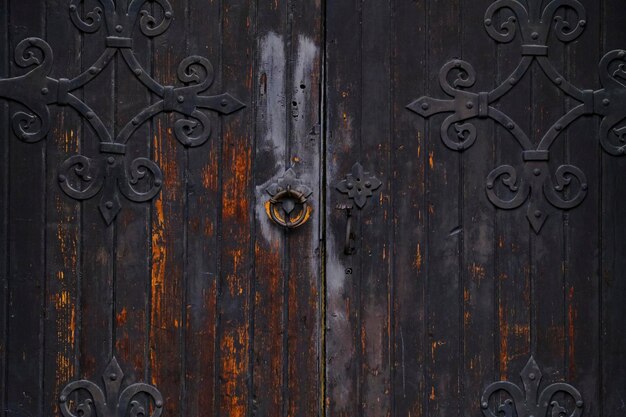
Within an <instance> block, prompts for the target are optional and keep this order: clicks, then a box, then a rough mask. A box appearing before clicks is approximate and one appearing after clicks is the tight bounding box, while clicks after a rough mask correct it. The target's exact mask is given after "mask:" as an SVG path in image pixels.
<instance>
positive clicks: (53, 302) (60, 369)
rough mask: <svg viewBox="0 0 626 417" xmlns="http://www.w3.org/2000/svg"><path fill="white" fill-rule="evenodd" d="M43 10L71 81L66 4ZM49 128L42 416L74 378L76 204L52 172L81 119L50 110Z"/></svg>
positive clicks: (75, 69)
mask: <svg viewBox="0 0 626 417" xmlns="http://www.w3.org/2000/svg"><path fill="white" fill-rule="evenodd" d="M46 5H47V30H46V32H47V33H46V39H47V41H48V43H49V44H50V46H51V47H52V50H53V51H54V58H55V63H56V64H57V66H56V68H55V69H54V70H53V73H52V74H51V76H52V77H54V78H57V79H58V78H68V79H71V78H73V77H75V76H77V75H78V74H79V73H80V64H81V60H80V53H79V50H80V49H79V48H80V45H81V36H80V35H79V33H78V31H76V30H75V28H74V27H73V26H67V28H68V30H64V31H59V30H57V28H58V27H64V26H66V25H67V23H68V16H67V3H66V1H64V0H54V1H50V2H47V3H46ZM51 115H52V118H53V119H52V127H51V130H50V134H49V135H48V138H47V141H46V152H47V158H46V165H47V166H46V188H47V190H46V241H45V245H46V265H45V268H46V285H45V288H46V294H45V297H46V300H45V303H46V315H45V323H44V325H45V332H44V340H43V341H42V343H43V344H44V346H45V352H44V365H45V367H44V381H43V395H44V410H46V411H45V413H46V414H49V413H51V412H56V411H57V404H58V395H59V393H60V391H61V390H62V389H63V387H64V386H65V384H66V383H67V382H69V381H70V380H72V379H74V378H75V377H76V376H77V369H76V365H77V363H78V355H77V354H78V350H77V345H78V344H77V342H76V340H77V338H76V336H77V335H78V326H77V316H78V314H77V313H78V309H79V306H78V286H79V283H80V279H79V262H80V259H79V254H80V247H79V244H80V203H78V202H77V201H75V200H72V199H71V198H69V197H67V196H66V195H65V194H64V193H63V192H62V190H61V188H60V187H59V185H58V174H57V172H58V169H59V167H60V166H61V164H62V163H63V162H64V161H65V159H67V158H69V157H70V156H71V155H75V154H77V153H78V152H79V142H80V137H81V136H82V129H81V118H80V116H79V115H78V114H76V112H75V111H74V110H73V109H70V108H67V107H56V108H53V110H52V112H51Z"/></svg>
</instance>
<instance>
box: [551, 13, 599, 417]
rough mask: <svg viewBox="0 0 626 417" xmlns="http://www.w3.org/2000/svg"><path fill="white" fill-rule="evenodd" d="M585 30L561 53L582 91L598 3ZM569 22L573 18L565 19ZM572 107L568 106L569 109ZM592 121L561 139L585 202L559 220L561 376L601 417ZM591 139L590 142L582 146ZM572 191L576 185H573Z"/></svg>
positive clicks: (588, 77) (593, 64) (591, 74)
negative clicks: (584, 187) (583, 186)
mask: <svg viewBox="0 0 626 417" xmlns="http://www.w3.org/2000/svg"><path fill="white" fill-rule="evenodd" d="M584 6H585V10H586V12H587V26H586V27H585V31H584V32H583V33H582V35H581V36H580V38H578V39H577V40H576V41H575V42H572V43H571V44H569V46H568V47H567V48H566V50H565V56H566V71H567V73H566V78H567V79H569V80H570V81H571V82H572V83H573V84H574V85H577V86H580V87H581V88H584V89H598V88H599V82H598V76H597V73H598V63H599V62H600V59H601V57H602V51H601V49H600V48H599V46H600V41H601V29H602V15H601V2H586V3H585V4H584ZM571 18H572V19H574V18H575V16H572V17H571ZM574 103H577V102H571V104H574ZM599 127H600V124H599V123H598V119H597V118H596V117H583V118H581V119H580V120H578V121H577V122H576V123H574V124H572V125H571V127H570V128H569V130H568V132H566V134H567V136H565V137H562V138H560V140H562V141H564V142H565V144H566V146H567V151H566V152H567V154H566V156H567V159H566V161H567V163H570V164H572V165H574V166H577V167H579V168H580V169H581V170H582V171H583V172H584V173H585V175H586V177H587V181H588V183H589V187H588V191H587V197H586V198H585V201H584V202H583V203H582V204H581V205H580V206H578V207H576V208H574V209H573V210H571V211H570V212H569V213H568V215H567V217H566V218H565V226H566V229H565V230H566V233H567V235H566V236H567V239H568V241H567V246H566V250H567V252H566V253H565V259H566V263H565V271H564V272H565V287H564V291H565V294H564V300H565V375H564V376H563V379H564V380H566V381H568V382H569V383H570V384H572V385H574V386H575V387H576V388H578V390H579V391H580V392H581V393H582V395H583V398H584V401H585V409H584V413H585V414H586V415H601V407H602V402H601V398H600V392H599V385H598V380H599V379H600V375H601V369H600V350H601V346H600V332H601V330H602V326H601V313H600V297H601V295H600V280H601V279H602V277H601V274H600V267H601V259H600V256H599V255H600V253H599V248H600V245H601V243H602V242H601V241H600V236H601V223H600V218H601V217H600V215H601V212H600V207H601V201H602V200H601V188H602V177H601V172H602V167H601V162H602V153H603V150H602V147H601V146H600V144H599V141H598V132H599V131H600V129H599ZM585 138H594V140H585ZM576 186H577V185H576Z"/></svg>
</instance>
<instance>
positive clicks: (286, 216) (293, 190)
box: [265, 168, 313, 229]
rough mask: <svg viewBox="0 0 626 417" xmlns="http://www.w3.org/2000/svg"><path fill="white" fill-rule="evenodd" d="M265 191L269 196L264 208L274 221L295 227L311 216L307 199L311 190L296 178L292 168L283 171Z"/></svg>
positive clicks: (311, 192) (290, 227)
mask: <svg viewBox="0 0 626 417" xmlns="http://www.w3.org/2000/svg"><path fill="white" fill-rule="evenodd" d="M265 191H266V192H267V193H268V194H269V195H270V196H271V198H270V199H269V200H268V201H267V203H266V204H265V210H266V212H267V215H268V216H269V218H270V219H272V221H274V223H276V224H279V225H281V226H283V227H284V228H286V229H295V228H296V227H299V226H302V225H303V224H304V223H306V222H307V220H309V218H310V217H311V211H312V208H311V206H310V205H309V204H308V202H307V199H308V198H309V197H310V196H311V194H313V191H312V190H311V189H310V188H309V187H308V186H306V185H305V184H303V183H302V181H301V180H300V179H298V177H297V176H296V173H295V172H294V171H293V169H291V168H289V169H288V170H287V171H285V173H284V174H283V176H282V177H280V178H279V179H278V181H276V182H275V183H273V184H271V185H270V186H269V187H267V189H266V190H265Z"/></svg>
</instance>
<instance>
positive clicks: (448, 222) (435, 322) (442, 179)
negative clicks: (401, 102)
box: [426, 0, 462, 415]
mask: <svg viewBox="0 0 626 417" xmlns="http://www.w3.org/2000/svg"><path fill="white" fill-rule="evenodd" d="M459 6H460V4H459V1H456V0H455V1H451V2H440V1H431V2H430V3H429V10H428V14H429V15H428V20H429V22H432V23H433V25H434V24H435V22H436V26H433V27H441V28H444V27H445V28H450V30H446V31H443V30H442V32H441V35H440V36H431V37H430V39H429V40H430V42H429V44H428V48H429V52H428V54H429V62H428V65H429V68H428V79H429V86H431V89H430V91H429V93H431V94H432V92H433V88H434V86H437V85H438V82H437V74H438V73H439V70H440V68H441V67H443V65H445V64H446V63H447V62H448V61H450V60H451V59H452V58H453V57H454V56H458V54H459V52H460V51H459V30H458V28H459V19H460V13H459V12H460V9H459ZM435 91H437V93H435V94H438V95H439V94H441V93H439V92H438V91H439V88H437V90H435ZM441 122H442V116H441V115H439V116H437V117H433V118H431V121H430V123H431V124H430V126H431V129H430V130H429V135H428V136H427V145H426V151H427V152H428V167H427V168H426V169H427V174H426V184H427V187H428V191H427V193H428V194H427V195H428V198H427V207H426V209H427V210H428V215H427V230H428V236H427V239H428V246H429V248H428V254H427V256H426V262H428V278H427V280H428V281H427V284H426V285H427V289H428V300H427V302H428V314H427V316H426V317H427V321H428V344H429V346H428V349H429V352H428V354H427V358H428V359H427V361H428V365H427V375H428V382H427V385H426V390H427V392H428V395H429V397H428V398H429V401H428V411H427V412H428V413H429V414H433V415H435V414H440V415H446V414H455V415H456V414H458V413H459V410H458V407H459V403H458V399H459V398H458V395H459V388H460V387H459V378H460V374H459V361H458V358H459V354H460V351H459V340H458V335H459V331H460V328H459V326H460V317H461V309H460V306H459V291H461V288H462V287H461V282H460V278H461V275H460V274H461V271H460V265H459V252H460V250H461V248H462V246H461V245H462V240H461V239H462V234H461V233H456V232H457V231H458V230H459V227H461V223H460V222H461V217H460V214H461V212H460V208H461V205H460V204H461V202H460V200H459V198H460V188H459V185H460V182H459V178H460V158H461V155H460V154H459V153H458V152H454V151H451V150H450V149H448V148H447V147H445V145H444V144H443V143H442V141H441V140H440V135H439V131H440V129H439V126H441Z"/></svg>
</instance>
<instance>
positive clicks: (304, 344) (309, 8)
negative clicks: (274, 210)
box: [283, 0, 323, 416]
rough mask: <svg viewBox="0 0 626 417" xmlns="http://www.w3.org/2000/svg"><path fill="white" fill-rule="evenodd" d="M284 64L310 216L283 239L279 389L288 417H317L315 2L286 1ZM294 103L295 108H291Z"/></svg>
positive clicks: (293, 148)
mask: <svg viewBox="0 0 626 417" xmlns="http://www.w3.org/2000/svg"><path fill="white" fill-rule="evenodd" d="M289 7H290V10H291V11H292V17H291V20H290V22H288V26H287V27H288V28H289V27H291V33H290V34H289V35H290V39H291V48H290V58H291V59H290V61H291V62H292V68H291V71H290V79H289V80H288V82H287V94H288V98H287V103H289V102H291V108H290V110H289V114H290V115H291V117H290V118H288V120H289V126H288V128H289V129H288V132H289V136H288V137H287V139H288V146H289V151H290V152H289V155H288V156H289V162H288V163H289V164H290V165H291V166H292V167H293V169H294V170H295V171H296V172H297V173H298V175H299V177H300V178H301V179H302V181H303V182H304V183H305V184H307V185H308V186H309V187H310V188H311V190H313V194H312V195H311V197H310V198H309V201H310V204H311V208H312V210H313V211H312V215H311V218H310V220H309V221H308V222H307V223H306V224H305V225H303V226H302V227H301V228H300V229H299V230H297V231H296V233H291V234H290V235H289V236H288V239H289V241H288V251H287V253H286V255H287V259H288V260H289V265H288V268H289V270H288V271H289V274H288V279H287V288H286V290H287V292H288V293H287V296H286V300H287V303H286V304H287V307H288V311H287V318H288V321H287V329H286V330H287V332H286V335H287V340H288V350H287V351H286V352H285V353H286V358H285V359H286V361H287V362H288V369H287V380H288V384H287V386H286V387H285V389H286V391H287V392H288V398H287V403H286V406H287V409H286V410H285V414H283V415H289V416H318V415H321V414H322V406H323V402H322V399H321V397H320V395H321V390H320V387H321V383H322V381H321V380H320V378H321V373H320V372H321V363H320V353H321V344H320V343H321V341H320V336H321V323H320V318H321V316H320V308H321V299H320V296H321V292H320V290H321V275H320V272H321V265H320V260H321V257H320V230H321V227H320V220H321V218H322V214H321V212H322V210H323V209H322V206H321V205H320V204H319V201H320V198H321V192H320V190H321V174H320V173H321V158H320V157H321V147H322V144H321V130H320V124H321V120H320V117H321V114H320V109H321V106H320V100H321V97H320V93H321V90H320V83H321V64H322V46H321V42H322V34H321V30H322V5H321V2H319V1H315V0H292V1H291V2H290V3H289ZM294 103H295V104H294Z"/></svg>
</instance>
